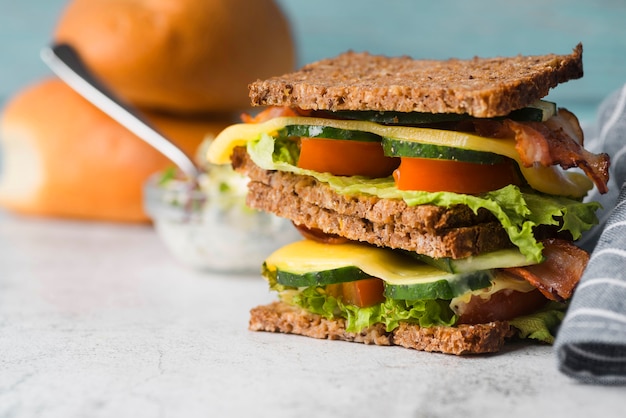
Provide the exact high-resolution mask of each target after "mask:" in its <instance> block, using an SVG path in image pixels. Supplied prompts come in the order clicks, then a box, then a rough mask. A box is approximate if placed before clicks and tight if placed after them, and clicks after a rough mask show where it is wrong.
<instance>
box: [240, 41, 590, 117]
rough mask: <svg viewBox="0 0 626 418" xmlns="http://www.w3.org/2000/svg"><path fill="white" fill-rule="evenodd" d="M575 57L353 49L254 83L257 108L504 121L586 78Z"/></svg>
mask: <svg viewBox="0 0 626 418" xmlns="http://www.w3.org/2000/svg"><path fill="white" fill-rule="evenodd" d="M582 50H583V49H582V44H578V45H577V46H576V48H575V49H574V50H573V52H572V53H571V54H569V55H556V54H547V55H535V56H522V55H518V56H514V57H496V58H479V57H474V58H472V59H449V60H415V59H412V58H410V57H408V56H402V57H386V56H382V55H371V54H369V53H366V52H361V53H357V52H353V51H349V52H346V53H344V54H341V55H339V56H337V57H335V58H330V59H324V60H321V61H318V62H314V63H311V64H308V65H306V66H304V67H303V68H302V69H300V70H299V71H296V72H294V73H291V74H286V75H282V76H277V77H273V78H270V79H268V80H263V81H262V80H257V81H256V82H253V83H252V84H250V85H249V93H250V99H251V102H252V104H253V105H257V106H263V105H275V106H289V107H299V108H301V109H313V110H330V111H337V110H375V111H398V112H427V113H461V114H462V113H467V114H469V115H472V116H475V117H481V118H482V117H495V116H504V115H507V114H509V113H510V112H511V111H513V110H516V109H520V108H522V107H525V106H528V105H529V104H531V103H533V102H535V101H536V100H539V99H541V98H543V97H545V96H546V95H547V94H548V92H549V90H550V89H551V88H554V87H556V86H557V85H558V84H559V83H563V82H566V81H568V80H572V79H576V78H580V77H582V76H583V66H582Z"/></svg>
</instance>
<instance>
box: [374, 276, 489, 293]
mask: <svg viewBox="0 0 626 418" xmlns="http://www.w3.org/2000/svg"><path fill="white" fill-rule="evenodd" d="M494 277H495V275H494V273H493V270H483V271H475V272H472V273H464V274H451V275H449V276H446V277H445V278H443V279H440V280H421V281H420V282H418V281H413V283H409V281H407V283H399V282H395V283H390V282H386V283H385V296H386V297H388V298H390V299H401V300H426V299H443V300H450V299H453V298H455V297H457V296H461V295H463V294H465V293H467V292H470V291H472V290H477V289H483V288H485V287H488V286H490V285H491V283H492V280H493V279H494Z"/></svg>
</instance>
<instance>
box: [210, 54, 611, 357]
mask: <svg viewBox="0 0 626 418" xmlns="http://www.w3.org/2000/svg"><path fill="white" fill-rule="evenodd" d="M582 75H583V70H582V46H581V45H579V46H577V47H576V48H575V49H574V51H573V52H572V53H571V54H569V55H555V54H549V55H543V56H515V57H506V58H501V57H500V58H473V59H469V60H460V59H451V60H445V61H434V60H414V59H411V58H409V57H384V56H375V55H370V54H368V53H356V52H347V53H345V54H342V55H340V56H338V57H336V58H332V59H326V60H322V61H319V62H316V63H313V64H310V65H307V66H305V67H303V68H302V69H301V70H299V71H297V72H295V73H292V74H287V75H284V76H280V77H274V78H270V79H268V80H265V81H262V80H258V81H256V82H254V83H252V84H251V85H250V86H249V90H250V97H251V99H252V103H253V104H254V105H259V106H269V107H268V108H267V109H266V110H264V111H263V112H261V113H259V114H258V115H256V116H255V117H250V116H247V117H245V120H244V122H245V123H241V124H237V125H233V126H231V127H228V128H227V129H225V130H224V131H223V132H222V133H221V134H220V135H218V137H217V138H216V140H215V142H214V143H213V144H212V146H211V148H210V149H209V153H208V158H209V160H210V161H212V162H214V163H231V164H232V165H233V167H235V169H237V170H239V171H241V172H243V173H245V174H246V175H248V176H249V177H250V179H251V181H250V183H249V193H248V204H249V205H250V206H251V207H253V208H257V209H260V210H264V211H268V212H272V213H275V214H277V215H279V216H282V217H286V218H289V219H291V220H292V221H293V223H294V225H295V226H296V227H297V228H298V229H299V230H300V231H301V232H302V235H303V236H304V237H305V239H303V240H302V241H298V242H295V243H293V244H291V245H288V246H286V247H283V248H282V249H279V250H278V251H276V252H274V253H273V254H272V255H270V256H269V257H268V258H267V259H266V261H265V263H264V265H263V268H262V272H263V275H264V276H265V278H266V279H267V280H268V282H269V284H270V287H271V289H272V290H275V291H277V292H278V295H279V300H278V301H276V302H274V303H271V304H270V305H267V306H259V307H257V308H254V309H253V310H252V311H251V319H250V329H252V330H261V331H271V332H284V333H293V334H300V335H305V336H310V337H316V338H327V339H338V340H346V341H356V342H363V343H374V344H380V345H400V346H404V347H408V348H414V349H418V350H426V351H438V352H443V353H452V354H471V353H487V352H495V351H498V350H500V349H501V347H502V346H503V344H504V342H505V341H508V340H509V339H511V338H517V337H529V338H534V339H538V340H542V341H547V342H550V341H551V340H552V338H553V335H554V331H555V329H556V327H557V326H558V323H559V321H560V319H561V318H562V316H563V311H564V309H565V308H566V305H567V300H568V299H569V298H570V297H571V295H572V292H573V291H574V288H575V286H576V284H577V282H578V280H579V278H580V276H581V274H582V272H583V270H584V268H585V266H586V263H587V260H588V255H587V253H585V252H584V251H583V250H581V249H579V248H577V247H576V246H575V245H574V241H575V240H576V239H578V238H579V237H580V236H581V234H582V233H583V232H584V231H585V230H587V229H589V228H591V227H592V226H593V225H594V224H595V223H596V221H597V220H596V217H595V211H596V210H597V208H598V205H597V204H596V203H592V202H591V203H589V202H588V203H583V198H584V196H585V195H586V194H587V192H588V191H589V190H590V189H591V188H592V187H594V185H595V186H596V187H597V188H598V189H599V191H600V192H605V191H606V184H607V181H608V166H609V159H608V156H607V155H605V154H600V155H595V154H592V153H590V152H588V151H586V150H585V149H584V148H583V133H582V130H581V128H580V125H579V123H578V121H577V119H576V117H575V116H574V115H573V114H572V113H571V112H569V111H567V110H565V109H562V108H558V107H557V106H556V104H554V103H552V102H549V101H545V100H541V99H542V98H544V97H545V96H546V95H547V94H548V92H549V90H550V89H551V88H553V87H555V86H557V85H558V84H559V83H562V82H565V81H568V80H571V79H576V78H579V77H581V76H582ZM571 168H577V169H575V170H567V169H571Z"/></svg>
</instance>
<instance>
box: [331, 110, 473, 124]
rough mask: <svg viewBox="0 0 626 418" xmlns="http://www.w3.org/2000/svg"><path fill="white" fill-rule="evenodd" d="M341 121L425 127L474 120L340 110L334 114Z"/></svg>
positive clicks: (446, 115) (451, 115)
mask: <svg viewBox="0 0 626 418" xmlns="http://www.w3.org/2000/svg"><path fill="white" fill-rule="evenodd" d="M333 114H334V115H335V116H336V117H337V118H339V119H348V120H367V121H370V122H376V123H381V124H383V125H402V126H412V125H425V124H433V123H440V122H458V121H463V120H468V119H472V117H471V116H470V115H467V114H461V113H422V112H393V111H387V112H383V111H380V112H379V111H375V110H339V111H336V112H334V113H333Z"/></svg>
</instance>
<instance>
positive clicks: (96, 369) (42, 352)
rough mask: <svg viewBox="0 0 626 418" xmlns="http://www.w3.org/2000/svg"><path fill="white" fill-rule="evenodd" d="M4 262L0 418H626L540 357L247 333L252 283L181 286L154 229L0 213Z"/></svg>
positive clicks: (519, 349) (521, 350)
mask: <svg viewBox="0 0 626 418" xmlns="http://www.w3.org/2000/svg"><path fill="white" fill-rule="evenodd" d="M0 249H1V251H0V417H12V418H13V417H15V418H17V417H29V418H31V417H63V418H67V417H170V416H176V417H186V418H192V417H218V416H220V417H221V416H233V417H238V416H259V417H263V416H271V417H296V416H303V417H308V416H346V417H355V416H377V417H380V416H389V417H451V416H463V417H466V418H471V417H491V416H497V417H501V416H505V415H506V416H508V417H528V416H550V417H579V416H580V417H603V418H604V417H618V416H622V417H623V416H624V415H623V411H624V406H623V405H624V395H625V393H624V389H623V388H619V387H608V388H607V387H597V386H586V385H580V384H577V383H575V382H573V381H572V380H569V379H568V378H567V377H565V376H563V375H561V374H560V373H559V372H558V371H557V370H556V368H555V359H554V357H553V355H552V352H551V348H550V347H546V346H527V345H513V346H511V347H510V348H508V349H507V350H505V351H504V352H503V353H501V354H498V355H493V356H484V357H470V358H460V357H454V356H447V355H440V354H429V353H422V352H417V351H413V350H407V349H402V348H391V347H375V346H364V345H360V344H354V343H344V342H332V341H319V340H314V339H309V338H304V337H297V336H286V335H278V334H267V333H255V332H250V331H248V330H247V321H248V310H249V309H250V308H251V307H253V306H255V305H256V304H259V303H264V302H267V301H270V300H272V299H273V296H272V295H270V294H269V293H268V291H267V289H266V285H265V282H264V281H263V280H262V279H261V278H260V276H259V277H220V276H211V275H206V274H204V275H203V274H198V273H194V272H192V271H189V270H187V269H186V268H184V267H182V266H180V265H178V264H177V263H176V262H175V261H174V260H173V259H172V258H171V257H170V255H169V254H168V253H167V252H166V250H165V248H164V247H163V246H162V245H161V243H160V241H159V240H158V238H157V237H156V235H155V233H154V231H153V230H152V228H151V227H149V226H145V227H140V226H121V225H111V224H98V223H81V222H70V221H50V220H41V219H31V218H21V217H17V216H14V215H11V214H7V213H3V212H0ZM531 413H532V414H531ZM535 414H537V415H535Z"/></svg>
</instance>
